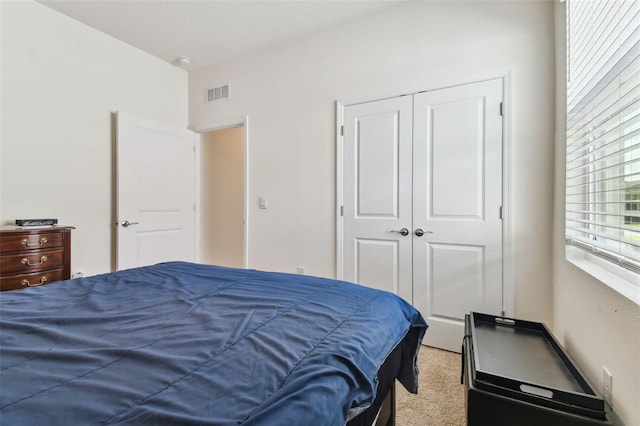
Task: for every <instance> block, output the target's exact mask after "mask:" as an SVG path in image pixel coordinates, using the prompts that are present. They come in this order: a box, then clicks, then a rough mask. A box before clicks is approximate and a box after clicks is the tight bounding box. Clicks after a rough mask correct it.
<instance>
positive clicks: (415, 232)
mask: <svg viewBox="0 0 640 426" xmlns="http://www.w3.org/2000/svg"><path fill="white" fill-rule="evenodd" d="M413 233H414V234H416V237H422V236H423V235H424V234H433V232H431V231H424V230H423V229H422V228H418V229H416V230H415V231H414V232H413Z"/></svg>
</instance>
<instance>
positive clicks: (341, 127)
mask: <svg viewBox="0 0 640 426" xmlns="http://www.w3.org/2000/svg"><path fill="white" fill-rule="evenodd" d="M340 136H344V126H340Z"/></svg>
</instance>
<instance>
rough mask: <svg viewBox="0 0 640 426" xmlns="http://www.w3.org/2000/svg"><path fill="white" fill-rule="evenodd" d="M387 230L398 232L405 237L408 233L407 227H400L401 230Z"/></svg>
mask: <svg viewBox="0 0 640 426" xmlns="http://www.w3.org/2000/svg"><path fill="white" fill-rule="evenodd" d="M389 232H396V233H398V234H400V235H402V236H403V237H406V236H407V235H409V230H408V229H407V228H402V229H401V230H399V231H398V230H396V229H392V230H391V231H389Z"/></svg>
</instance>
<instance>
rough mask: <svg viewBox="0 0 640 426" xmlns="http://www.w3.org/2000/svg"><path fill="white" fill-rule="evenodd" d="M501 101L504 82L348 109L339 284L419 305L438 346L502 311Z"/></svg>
mask: <svg viewBox="0 0 640 426" xmlns="http://www.w3.org/2000/svg"><path fill="white" fill-rule="evenodd" d="M501 101H502V80H501V79H497V80H491V81H486V82H480V83H474V84H468V85H462V86H457V87H452V88H446V89H441V90H434V91H429V92H422V93H419V94H416V95H411V96H403V97H398V98H392V99H386V100H381V101H376V102H368V103H364V104H358V105H351V106H348V107H346V108H345V109H344V139H343V171H342V175H343V189H342V192H343V216H342V222H343V230H342V253H343V259H342V264H343V278H344V279H345V280H349V281H354V282H357V283H360V284H364V285H368V286H371V287H375V288H379V289H382V290H387V291H392V292H394V293H396V294H399V295H400V296H401V297H403V298H405V299H406V300H408V301H410V302H411V303H413V305H414V306H416V307H417V308H418V309H419V310H420V311H421V312H422V314H423V315H424V316H425V318H426V319H427V322H428V323H429V331H428V332H427V334H426V335H425V341H424V342H425V344H427V345H430V346H435V347H439V348H443V349H447V350H451V351H457V352H459V351H460V346H461V342H462V335H463V331H464V315H465V314H466V313H469V312H470V311H479V312H485V313H491V314H500V312H501V310H502V221H501V217H500V212H501V206H502V116H501V112H500V103H501ZM403 228H404V229H407V231H409V233H408V234H407V235H404V236H403V235H402V234H399V233H396V232H393V231H400V230H402V229H403Z"/></svg>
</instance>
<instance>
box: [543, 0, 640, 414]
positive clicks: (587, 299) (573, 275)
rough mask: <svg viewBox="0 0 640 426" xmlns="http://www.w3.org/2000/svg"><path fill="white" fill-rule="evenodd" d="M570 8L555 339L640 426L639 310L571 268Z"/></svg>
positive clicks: (560, 142)
mask: <svg viewBox="0 0 640 426" xmlns="http://www.w3.org/2000/svg"><path fill="white" fill-rule="evenodd" d="M565 6H566V3H561V2H557V4H556V43H557V52H556V60H557V68H556V69H557V73H556V76H557V88H558V93H557V96H556V114H557V115H556V162H555V168H556V179H555V211H554V234H553V235H554V241H553V243H554V247H553V248H554V250H553V252H554V254H553V270H554V279H553V282H554V286H553V300H554V309H553V317H554V321H553V322H554V334H555V335H556V337H557V338H558V339H560V342H561V343H562V344H563V345H564V346H565V347H566V348H567V349H568V350H569V352H570V353H571V355H572V356H573V357H574V358H575V359H576V361H577V362H578V364H579V365H580V367H581V368H582V369H583V370H584V371H585V373H586V374H587V375H588V376H589V377H590V379H591V380H592V381H593V383H594V386H595V387H596V388H597V389H598V390H600V391H601V390H602V367H603V366H606V367H607V369H608V370H609V371H610V372H611V374H612V377H613V380H612V383H613V386H612V397H613V409H614V410H615V412H616V414H618V416H620V417H621V419H622V420H623V421H624V423H625V424H626V425H630V426H631V425H640V404H638V402H639V401H638V397H639V396H640V306H638V305H636V304H635V303H633V302H632V301H630V300H629V299H627V298H625V297H623V296H621V295H620V294H618V293H617V292H615V291H613V290H611V289H610V288H609V287H607V286H605V285H604V284H603V283H601V282H600V281H598V280H596V279H595V278H592V277H591V276H590V275H588V274H586V273H585V272H583V271H582V270H580V269H578V268H577V267H575V266H573V265H572V264H570V263H569V262H567V261H566V260H565V255H564V253H565V244H564V206H565V203H564V197H565V181H564V177H565V173H564V168H565V149H566V148H565V140H566V117H565V116H566V101H565V97H564V93H565V91H566V83H565V82H566V73H565V67H566V61H565V57H566V56H565V55H566V50H565V41H564V40H565Z"/></svg>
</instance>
